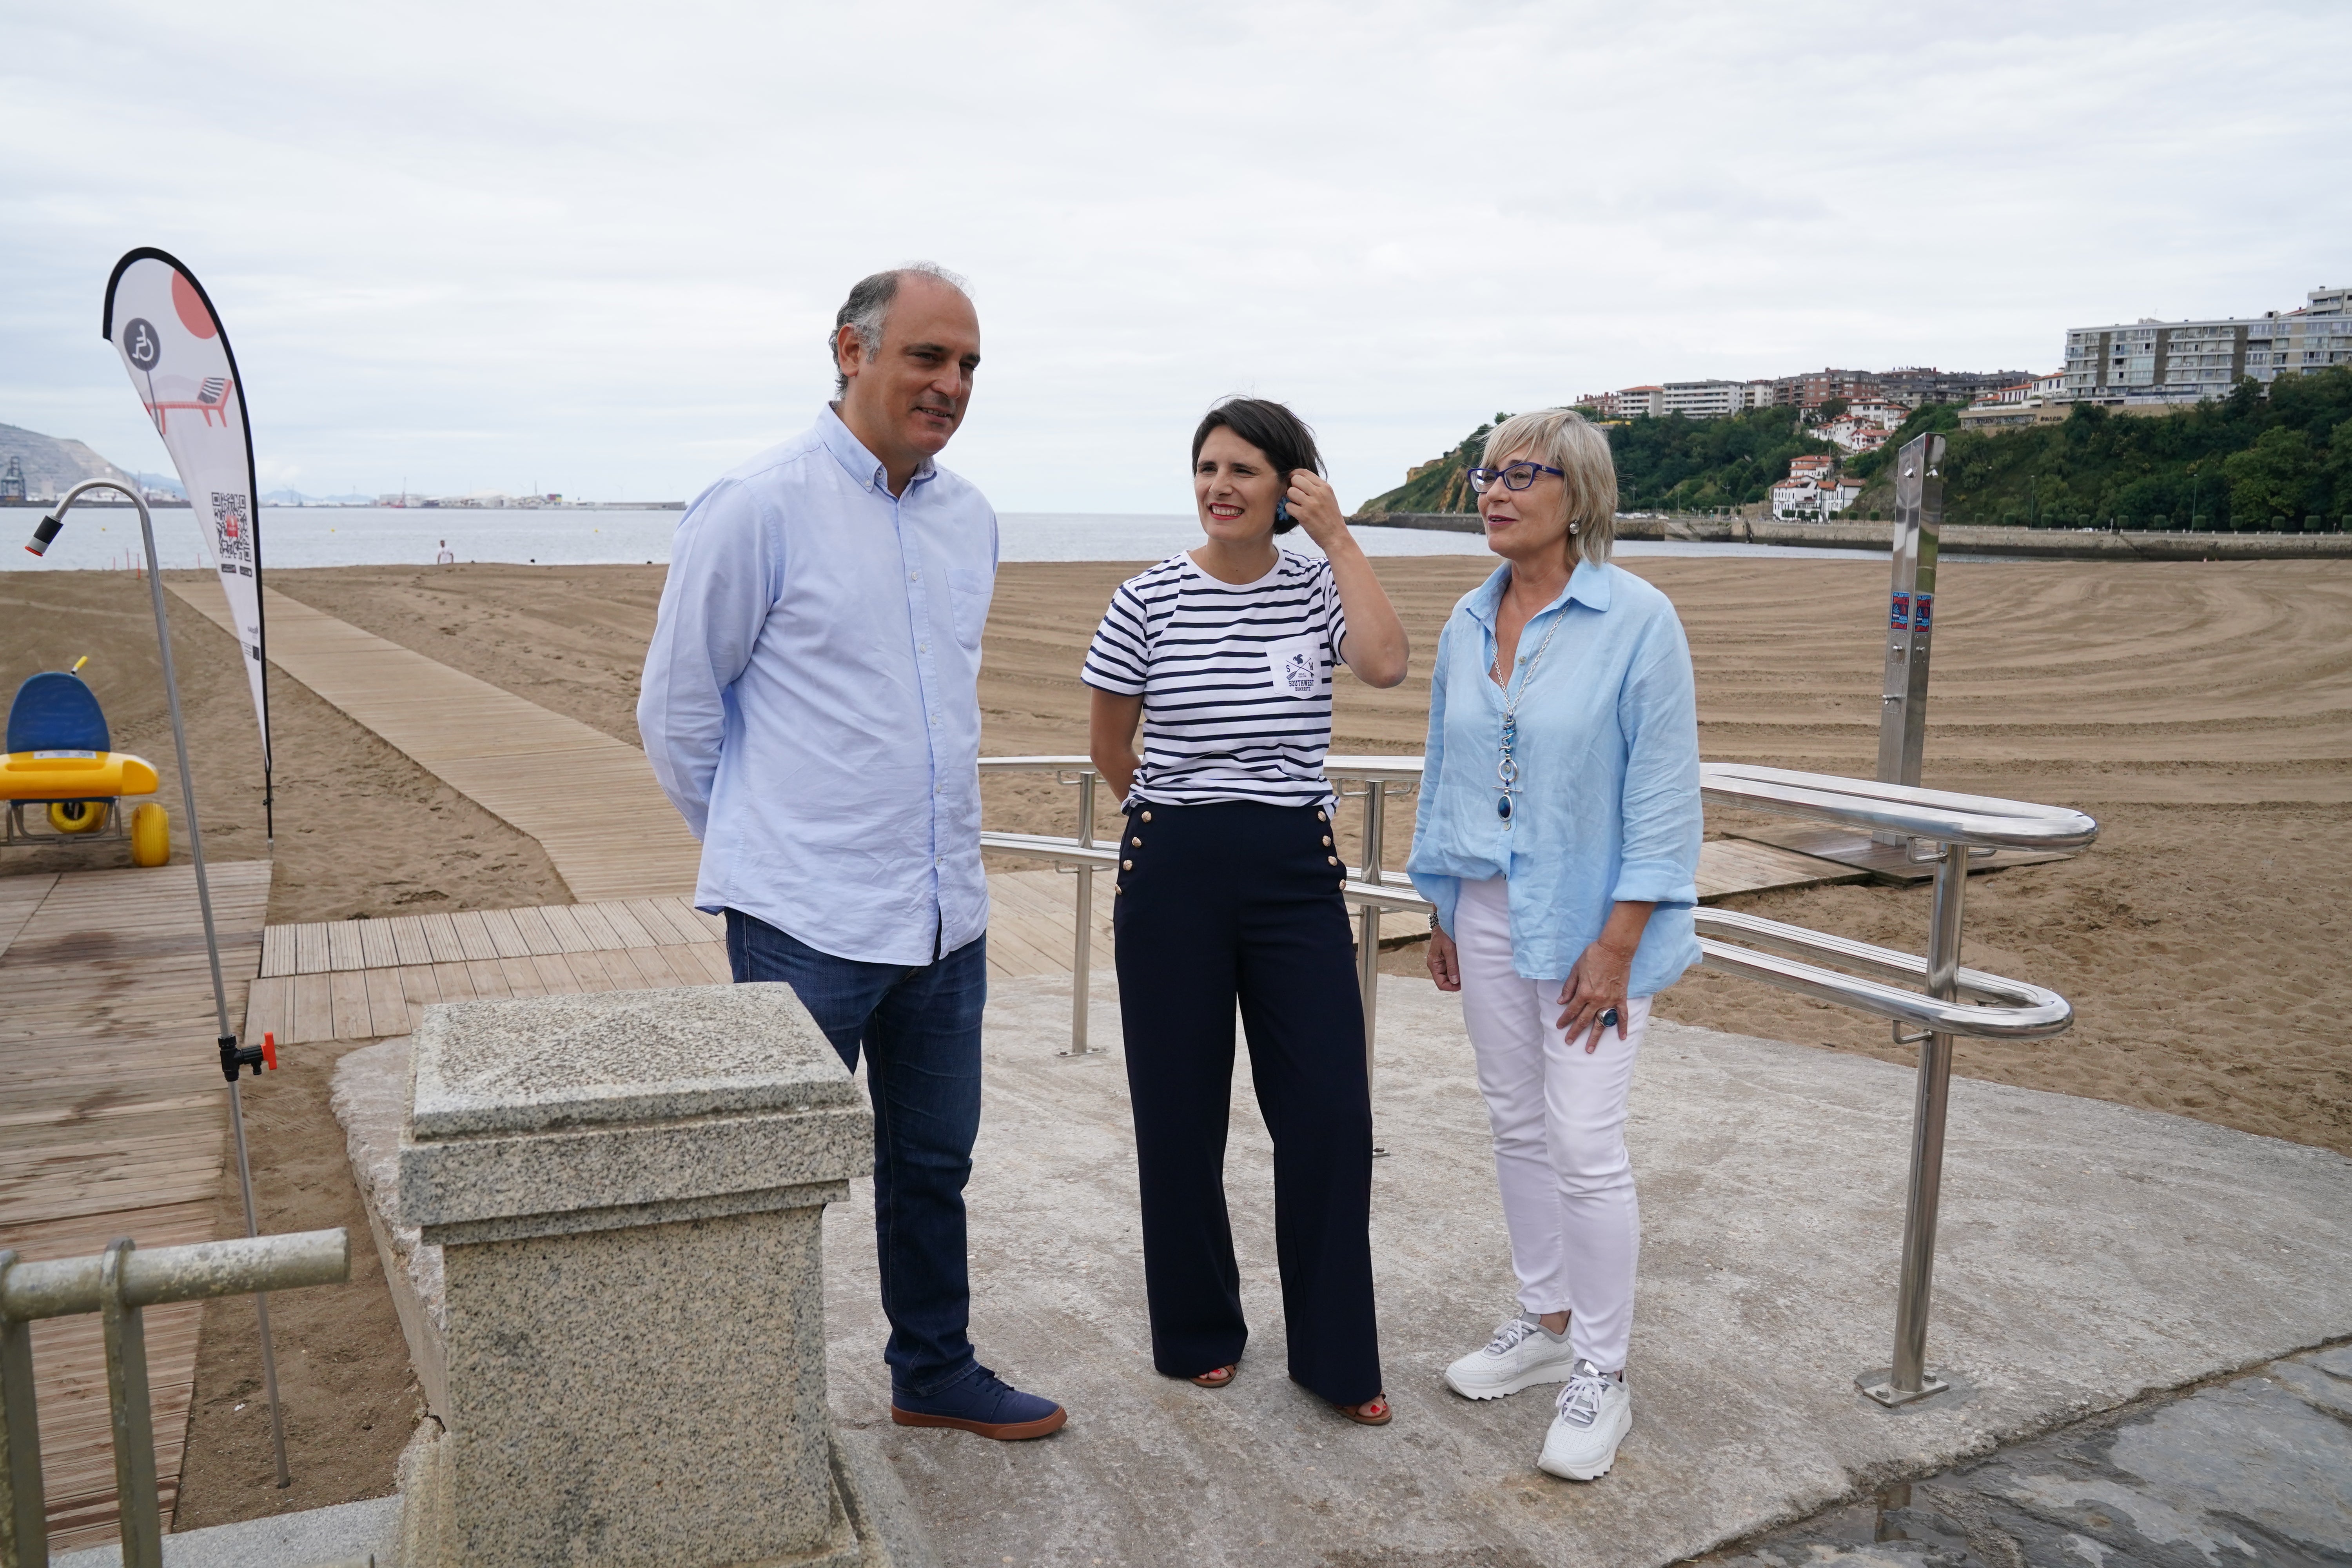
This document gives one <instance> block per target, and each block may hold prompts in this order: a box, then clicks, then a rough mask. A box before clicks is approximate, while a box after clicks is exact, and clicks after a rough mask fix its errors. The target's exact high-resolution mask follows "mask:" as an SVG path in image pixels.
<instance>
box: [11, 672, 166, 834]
mask: <svg viewBox="0 0 2352 1568" xmlns="http://www.w3.org/2000/svg"><path fill="white" fill-rule="evenodd" d="M87 662H88V660H87V658H78V659H76V660H74V668H73V669H48V670H43V671H42V672H41V673H40V674H38V675H35V676H29V677H27V678H26V680H25V683H24V684H23V685H22V686H19V687H17V688H16V700H14V701H12V702H10V703H9V704H8V752H7V756H6V757H5V760H0V802H5V805H6V806H7V811H6V814H5V822H6V832H5V847H10V848H22V847H30V846H36V845H41V844H56V843H58V842H61V841H67V840H71V839H76V838H92V839H95V838H99V837H107V838H112V839H115V840H121V839H123V838H126V837H127V838H128V839H130V841H131V864H132V865H134V866H161V865H163V863H164V862H166V861H168V860H169V859H171V858H172V819H171V818H170V817H169V816H166V815H165V814H164V811H163V807H162V806H161V805H157V804H156V803H155V802H153V801H148V802H146V803H144V804H143V805H140V806H139V807H138V808H137V809H135V810H134V811H132V812H131V821H130V826H129V831H128V832H126V831H125V830H124V825H123V821H122V797H123V796H125V795H153V794H154V793H155V784H156V779H155V764H154V763H151V762H149V761H148V760H147V759H146V758H144V757H134V756H132V755H131V753H130V752H118V751H116V750H114V745H113V734H112V731H110V730H109V729H108V728H107V724H106V711H105V710H103V709H101V708H100V706H99V705H98V699H97V697H96V696H94V695H93V694H92V693H91V691H90V689H89V687H87V686H85V685H83V684H82V680H81V677H80V676H79V675H77V674H75V673H74V670H79V668H81V667H82V666H83V664H85V663H87ZM28 806H38V807H43V808H46V809H44V810H43V811H42V812H41V814H40V816H39V817H37V818H33V819H28V818H27V816H26V807H28ZM35 822H45V823H46V829H44V828H43V827H39V826H35V825H34V824H35Z"/></svg>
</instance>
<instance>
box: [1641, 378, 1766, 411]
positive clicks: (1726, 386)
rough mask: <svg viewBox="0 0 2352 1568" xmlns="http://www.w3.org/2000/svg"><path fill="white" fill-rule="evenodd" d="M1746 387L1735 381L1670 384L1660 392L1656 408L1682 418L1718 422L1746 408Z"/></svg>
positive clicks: (1674, 382) (1672, 382) (1678, 382)
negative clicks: (1717, 420)
mask: <svg viewBox="0 0 2352 1568" xmlns="http://www.w3.org/2000/svg"><path fill="white" fill-rule="evenodd" d="M1747 390H1748V389H1747V388H1746V387H1745V386H1743V385H1742V384H1740V383H1738V382H1736V381H1670V382H1668V383H1666V384H1665V385H1664V387H1662V388H1660V389H1659V393H1660V395H1659V399H1658V401H1659V405H1660V407H1661V409H1662V410H1663V411H1664V412H1665V413H1668V414H1679V415H1681V416H1683V417H1684V418H1685V419H1720V418H1722V417H1723V416H1725V415H1727V414H1737V413H1738V412H1739V411H1740V410H1741V409H1742V408H1744V407H1746V406H1747V405H1748V400H1747Z"/></svg>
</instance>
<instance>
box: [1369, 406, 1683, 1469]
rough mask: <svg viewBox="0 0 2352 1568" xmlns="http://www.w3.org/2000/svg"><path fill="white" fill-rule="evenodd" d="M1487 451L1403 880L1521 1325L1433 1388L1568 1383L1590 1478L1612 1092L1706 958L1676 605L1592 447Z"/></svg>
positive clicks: (1631, 1239)
mask: <svg viewBox="0 0 2352 1568" xmlns="http://www.w3.org/2000/svg"><path fill="white" fill-rule="evenodd" d="M1485 461H1486V466H1485V467H1483V468H1475V469H1473V470H1472V471H1471V484H1472V486H1473V488H1474V489H1476V490H1477V492H1478V511H1479V515H1480V517H1481V518H1482V519H1483V520H1484V521H1485V524H1486V546H1487V548H1488V549H1490V550H1492V551H1493V552H1495V553H1496V554H1497V555H1499V556H1501V557H1503V564H1502V565H1501V566H1500V567H1499V568H1497V569H1496V573H1495V574H1494V575H1493V576H1492V577H1489V578H1488V579H1487V580H1486V583H1485V584H1483V585H1482V586H1480V587H1478V588H1476V589H1475V590H1473V591H1472V592H1471V593H1470V594H1468V595H1465V596H1464V598H1463V600H1462V602H1461V603H1460V604H1458V605H1454V613H1453V615H1452V616H1450V617H1449V618H1448V619H1447V621H1446V623H1445V630H1444V633H1443V634H1442V635H1441V636H1440V637H1439V639H1438V644H1437V660H1436V667H1435V669H1434V672H1433V679H1432V685H1431V692H1430V708H1429V747H1428V756H1427V760H1426V762H1425V763H1424V764H1423V766H1424V772H1423V775H1422V787H1421V805H1420V811H1419V815H1418V816H1417V818H1416V820H1415V821H1414V824H1413V837H1412V858H1411V860H1410V861H1409V862H1408V863H1407V870H1408V871H1409V872H1410V873H1411V875H1412V881H1413V885H1414V886H1415V887H1416V888H1418V889H1421V891H1422V893H1423V895H1424V896H1425V897H1427V898H1428V899H1429V900H1430V901H1431V902H1432V903H1433V904H1434V905H1436V907H1437V913H1436V915H1435V916H1434V917H1433V920H1432V921H1431V924H1432V926H1433V930H1432V931H1431V933H1430V940H1429V968H1430V974H1431V976H1432V978H1433V979H1434V980H1435V981H1436V982H1437V984H1438V987H1439V989H1441V990H1445V991H1459V992H1460V993H1461V994H1462V1015H1463V1019H1464V1022H1465V1024H1466V1025H1467V1026H1468V1029H1469V1034H1470V1043H1471V1046H1472V1048H1473V1049H1474V1050H1475V1053H1476V1055H1477V1061H1478V1087H1479V1090H1480V1092H1481V1093H1482V1094H1483V1095H1484V1096H1485V1097H1486V1111H1487V1118H1488V1121H1489V1123H1490V1125H1491V1126H1492V1128H1493V1131H1494V1137H1495V1173H1496V1181H1497V1182H1498V1184H1500V1185H1501V1187H1502V1194H1503V1215H1504V1220H1505V1223H1506V1224H1507V1226H1508V1228H1509V1231H1510V1237H1511V1263H1512V1267H1513V1268H1514V1270H1515V1271H1516V1272H1517V1275H1518V1282H1519V1307H1520V1313H1519V1316H1518V1317H1517V1318H1515V1319H1513V1320H1511V1321H1508V1322H1506V1323H1504V1324H1503V1325H1502V1326H1501V1327H1499V1328H1498V1329H1496V1331H1495V1334H1494V1337H1493V1339H1492V1340H1491V1341H1490V1342H1488V1343H1487V1344H1486V1346H1485V1347H1484V1348H1483V1349H1480V1350H1475V1351H1473V1352H1470V1353H1469V1354H1467V1355H1465V1356H1464V1357H1462V1358H1461V1359H1460V1360H1459V1361H1456V1362H1455V1363H1454V1364H1453V1365H1452V1366H1450V1367H1448V1368H1447V1369H1446V1373H1445V1379H1446V1382H1447V1383H1448V1384H1450V1385H1451V1386H1452V1387H1453V1388H1454V1391H1455V1392H1456V1393H1458V1394H1464V1395H1465V1396H1466V1397H1468V1398H1472V1399H1494V1398H1499V1397H1501V1396H1502V1395H1504V1394H1516V1393H1517V1392H1518V1391H1519V1390H1521V1389H1523V1388H1527V1387H1529V1386H1532V1385H1534V1384H1544V1383H1559V1384H1564V1386H1563V1387H1562V1388H1561V1390H1560V1394H1559V1400H1558V1405H1557V1413H1556V1414H1555V1415H1554V1417H1553V1419H1552V1422H1551V1426H1550V1428H1549V1431H1548V1432H1547V1433H1546V1435H1545V1438H1544V1445H1543V1451H1542V1455H1541V1457H1540V1458H1538V1461H1537V1463H1538V1465H1539V1466H1540V1468H1543V1469H1545V1470H1546V1471H1549V1473H1551V1474H1553V1475H1557V1476H1563V1477H1567V1478H1569V1479H1575V1480H1591V1479H1596V1478H1598V1477H1600V1476H1601V1475H1604V1474H1606V1473H1607V1472H1608V1469H1609V1468H1610V1466H1611V1465H1612V1463H1614V1462H1615V1459H1616V1456H1617V1446H1618V1444H1619V1443H1621V1442H1622V1441H1623V1439H1624V1436H1625V1434H1626V1433H1627V1432H1628V1431H1629V1430H1631V1429H1632V1426H1633V1398H1632V1395H1631V1394H1630V1393H1629V1392H1628V1391H1627V1389H1626V1385H1625V1374H1624V1373H1625V1361H1626V1351H1627V1347H1628V1344H1629V1342H1630V1341H1631V1337H1632V1331H1633V1270H1634V1264H1635V1261H1636V1258H1637V1257H1638V1255H1639V1253H1640V1250H1641V1216H1640V1213H1639V1210H1638V1208H1637V1206H1636V1205H1635V1201H1634V1194H1633V1165H1632V1163H1631V1162H1630V1161H1629V1160H1628V1159H1627V1157H1626V1152H1625V1100H1626V1094H1627V1091H1628V1090H1629V1089H1631V1087H1632V1085H1633V1061H1634V1058H1635V1056H1636V1055H1637V1054H1638V1053H1639V1051H1640V1049H1641V1044H1642V1037H1643V1034H1644V1033H1645V1032H1646V1030H1647V1028H1648V1025H1649V1019H1650V1003H1651V999H1652V998H1653V997H1654V996H1655V995H1656V994H1657V993H1658V992H1660V991H1662V990H1664V989H1665V987H1667V986H1668V985H1671V984H1674V982H1675V980H1676V979H1677V978H1678V977H1679V976H1680V975H1681V974H1682V972H1683V971H1684V970H1685V969H1686V968H1688V967H1689V966H1690V965H1691V964H1692V963H1696V962H1697V959H1698V956H1699V951H1698V939H1697V937H1696V935H1695V934H1694V933H1693V931H1692V927H1691V910H1692V909H1693V907H1694V906H1695V905H1696V903H1697V900H1698V889H1697V885H1696V878H1697V874H1698V847H1699V837H1700V811H1699V784H1698V713H1697V705H1696V700H1695V698H1694V695H1693V689H1692V679H1691V661H1690V647H1689V645H1688V643H1686V642H1685V640H1684V637H1683V628H1682V623H1681V622H1680V621H1679V620H1678V619H1676V618H1675V608H1674V605H1672V604H1670V603H1669V602H1668V601H1667V599H1666V596H1665V595H1664V594H1661V593H1660V592H1659V591H1658V590H1657V589H1655V588H1654V587H1652V586H1651V585H1650V584H1647V583H1645V582H1643V580H1642V579H1641V578H1639V577H1636V576H1634V575H1633V574H1632V573H1630V572H1627V571H1625V570H1623V569H1622V568H1621V567H1616V566H1612V565H1610V564H1609V546H1610V542H1611V541H1612V537H1613V536H1614V532H1615V528H1614V522H1613V520H1614V517H1615V513H1616V504H1617V477H1616V469H1615V466H1614V465H1613V464H1612V462H1611V460H1610V456H1609V441H1608V437H1606V436H1604V435H1603V434H1602V433H1601V431H1599V430H1597V429H1595V428H1593V427H1592V426H1590V425H1588V424H1586V423H1585V422H1584V420H1583V419H1582V418H1580V416H1577V415H1575V414H1572V413H1568V412H1564V411H1562V412H1553V413H1548V414H1523V415H1521V416H1518V417H1517V418H1516V419H1509V420H1506V421H1505V422H1504V423H1503V424H1502V425H1501V426H1498V427H1497V428H1496V431H1495V433H1494V434H1493V435H1492V436H1489V437H1487V438H1486V453H1485Z"/></svg>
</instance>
